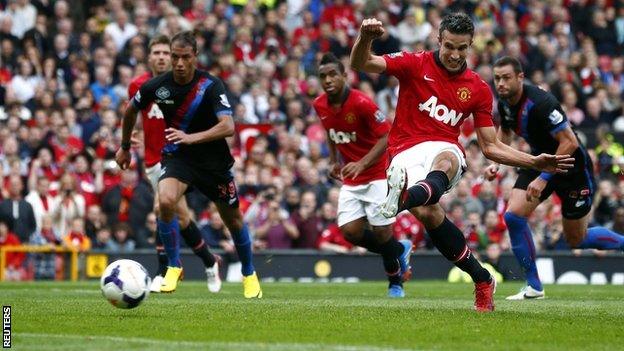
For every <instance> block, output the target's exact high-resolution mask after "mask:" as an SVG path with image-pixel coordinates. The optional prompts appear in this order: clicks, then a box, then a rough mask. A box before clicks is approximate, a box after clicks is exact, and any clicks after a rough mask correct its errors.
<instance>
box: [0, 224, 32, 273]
mask: <svg viewBox="0 0 624 351" xmlns="http://www.w3.org/2000/svg"><path fill="white" fill-rule="evenodd" d="M19 245H21V241H20V240H19V238H18V237H17V235H15V234H13V233H12V232H11V231H10V230H9V226H8V225H7V223H6V222H4V221H3V220H0V247H2V246H5V247H7V246H19ZM25 258H26V255H24V253H21V252H10V253H7V254H6V267H0V269H3V270H4V273H5V277H6V278H5V279H6V280H20V279H21V278H22V276H23V275H24V268H23V267H22V263H23V262H24V259H25Z"/></svg>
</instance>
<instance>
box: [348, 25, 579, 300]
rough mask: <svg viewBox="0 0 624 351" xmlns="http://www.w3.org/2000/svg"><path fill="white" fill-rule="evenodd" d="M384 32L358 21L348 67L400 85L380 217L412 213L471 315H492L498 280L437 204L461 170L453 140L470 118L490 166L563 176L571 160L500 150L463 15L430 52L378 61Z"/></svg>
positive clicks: (471, 29)
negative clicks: (376, 46) (467, 292)
mask: <svg viewBox="0 0 624 351" xmlns="http://www.w3.org/2000/svg"><path fill="white" fill-rule="evenodd" d="M384 32H385V29H384V28H383V25H382V23H381V22H380V21H379V20H377V19H375V18H368V19H365V20H364V21H363V22H362V26H361V28H360V33H359V36H358V38H357V39H356V42H355V45H354V47H353V50H352V51H351V66H352V67H353V68H354V69H356V70H358V71H364V72H369V73H383V72H385V73H386V74H390V75H394V76H396V77H397V78H398V80H399V84H400V90H399V100H398V103H397V110H396V118H395V120H394V124H393V125H392V129H391V130H390V134H389V136H388V149H389V151H390V154H391V156H392V157H393V158H392V161H391V163H390V167H389V168H388V171H387V176H388V187H389V189H388V195H387V196H386V199H385V201H384V204H383V205H382V207H381V213H382V214H383V215H384V216H386V217H393V216H395V215H396V214H397V213H398V212H400V211H402V210H404V209H409V210H410V212H411V213H412V214H414V215H415V216H416V217H417V218H418V219H419V220H420V221H421V222H422V223H423V224H424V226H425V228H426V229H427V232H428V233H429V236H430V237H431V240H432V242H433V243H434V245H435V246H436V247H437V248H438V250H439V251H440V252H441V253H442V254H443V255H444V256H445V257H446V258H447V259H448V260H450V261H451V262H453V263H454V264H455V265H456V266H457V267H459V268H460V269H462V270H463V271H465V272H467V273H468V274H470V276H471V278H472V279H473V281H474V282H475V305H474V307H475V309H476V310H477V311H480V312H488V311H493V310H494V299H493V294H494V292H495V290H496V281H495V280H494V278H493V277H492V276H491V275H490V273H489V272H488V271H487V270H486V269H485V268H483V267H482V266H481V264H480V263H479V262H478V261H477V260H476V259H475V258H474V257H473V255H471V252H470V249H469V248H468V246H467V245H466V239H465V238H464V235H463V233H462V232H461V231H460V230H459V229H458V228H457V227H456V226H455V225H454V224H453V223H451V221H449V220H448V219H447V218H446V215H445V213H444V210H443V208H442V206H440V204H439V203H438V200H439V199H440V197H441V196H442V195H443V194H444V193H445V192H446V191H448V190H450V189H451V188H452V187H453V186H454V185H455V184H456V183H457V182H458V181H459V179H460V177H461V174H462V170H463V168H464V167H466V163H465V162H466V161H465V157H464V152H463V149H462V147H461V145H460V143H459V141H458V137H459V127H460V125H461V124H462V122H463V120H464V119H465V118H468V117H469V116H471V115H472V116H473V118H474V121H475V127H476V133H477V138H478V141H479V145H480V146H481V150H482V151H483V153H484V154H485V156H486V157H488V158H489V159H492V160H495V161H497V162H501V163H505V164H511V165H515V166H519V167H526V168H536V169H539V170H545V171H548V172H555V171H565V168H566V167H568V166H569V163H570V162H571V160H570V159H569V157H568V156H565V155H562V156H554V155H546V154H542V155H539V156H532V155H529V154H526V153H523V152H520V151H518V150H514V149H513V148H511V147H509V146H507V145H505V144H503V143H502V142H500V141H499V140H498V139H497V138H496V129H495V128H494V125H493V122H492V103H493V102H492V93H491V92H490V90H489V88H488V85H487V84H486V83H485V82H484V81H483V80H481V78H480V77H479V76H478V75H477V74H476V73H474V72H473V71H472V70H470V69H468V68H467V67H466V56H467V54H468V50H469V48H470V46H471V44H472V38H473V35H474V25H473V23H472V21H471V19H470V17H469V16H468V15H466V14H462V13H455V14H449V15H447V16H445V17H444V19H443V20H442V23H441V24H440V29H439V36H438V43H439V46H440V47H439V49H438V50H437V51H435V52H421V53H408V52H398V53H394V54H389V55H384V56H377V55H374V54H372V53H371V52H370V48H371V43H372V41H373V40H374V39H376V38H379V37H380V36H382V35H383V34H384Z"/></svg>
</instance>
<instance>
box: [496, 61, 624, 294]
mask: <svg viewBox="0 0 624 351" xmlns="http://www.w3.org/2000/svg"><path fill="white" fill-rule="evenodd" d="M494 83H495V87H496V92H497V93H498V96H499V97H500V100H499V102H498V111H499V112H500V115H501V128H500V130H499V134H498V135H499V138H500V139H501V140H502V141H503V142H504V143H506V144H510V143H511V140H512V136H513V134H512V132H515V133H516V134H517V135H519V136H521V137H522V138H524V140H525V141H526V142H527V143H528V144H529V146H530V147H531V152H532V153H533V154H538V153H541V152H548V153H557V154H570V155H572V156H573V157H574V160H575V161H574V167H573V168H572V169H570V170H569V171H568V172H567V173H566V174H552V173H549V172H541V173H540V172H538V171H535V170H529V169H521V170H520V171H519V172H518V179H517V180H516V183H515V185H514V188H513V190H512V192H511V197H510V199H509V204H508V208H507V212H506V213H505V222H507V227H508V229H509V237H510V239H511V245H512V251H513V253H514V255H515V256H516V259H517V260H518V263H519V264H520V266H521V267H522V269H523V270H524V272H525V274H526V279H527V285H526V286H525V287H524V288H522V289H521V290H520V292H519V293H518V294H515V295H512V296H508V297H507V300H524V299H542V298H544V288H543V287H542V283H541V282H540V279H539V276H538V274H537V267H536V265H535V244H534V243H533V236H532V234H531V229H530V228H529V226H528V225H527V217H529V216H530V215H531V213H533V211H534V210H535V208H536V207H537V206H538V205H539V204H540V203H541V202H542V201H544V200H545V199H547V198H548V197H549V196H550V194H552V193H553V192H555V193H556V194H557V195H558V196H559V198H560V199H561V214H562V216H563V220H562V223H563V235H564V236H565V238H566V241H567V242H568V244H569V245H570V246H571V247H573V248H579V249H589V248H592V249H599V250H624V236H622V235H619V234H617V233H615V232H613V231H611V230H608V229H606V228H604V227H593V228H589V229H587V225H588V222H589V217H590V213H589V212H590V211H591V207H592V200H593V197H594V193H595V189H596V182H595V181H594V176H593V174H594V170H593V166H592V161H591V159H590V158H589V155H588V154H587V150H586V149H585V146H583V144H582V143H581V142H580V140H579V139H578V137H577V136H576V134H575V132H574V131H573V130H572V128H571V126H570V124H569V123H568V119H567V117H566V115H565V112H563V109H562V108H561V105H559V102H558V101H557V100H556V98H555V97H554V96H553V95H552V94H551V93H549V92H546V91H544V90H542V89H540V88H538V87H536V86H533V85H529V84H524V73H523V71H522V65H521V64H520V61H518V60H517V59H515V58H512V57H509V56H505V57H501V58H500V59H498V60H497V61H496V62H495V63H494ZM497 171H498V166H497V165H490V166H488V168H487V169H486V174H485V176H486V178H487V179H489V180H492V179H494V178H495V177H496V173H497Z"/></svg>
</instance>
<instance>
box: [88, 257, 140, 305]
mask: <svg viewBox="0 0 624 351" xmlns="http://www.w3.org/2000/svg"><path fill="white" fill-rule="evenodd" d="M151 282H152V280H151V279H150V276H149V274H148V273H147V270H146V269H145V268H144V267H143V266H142V265H141V264H140V263H138V262H136V261H132V260H117V261H115V262H113V263H111V264H109V265H108V267H106V269H105V270H104V274H102V278H100V288H101V289H102V294H103V295H104V297H105V298H106V299H107V300H108V302H110V303H111V304H112V305H113V306H115V307H118V308H135V307H137V306H138V305H140V304H141V302H142V301H143V300H145V299H147V296H149V292H150V290H149V287H150V284H151Z"/></svg>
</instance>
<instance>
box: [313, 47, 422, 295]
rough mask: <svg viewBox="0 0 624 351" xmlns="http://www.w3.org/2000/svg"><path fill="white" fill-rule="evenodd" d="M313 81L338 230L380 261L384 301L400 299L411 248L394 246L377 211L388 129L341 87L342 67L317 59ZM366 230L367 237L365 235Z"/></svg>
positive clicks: (360, 98)
mask: <svg viewBox="0 0 624 351" xmlns="http://www.w3.org/2000/svg"><path fill="white" fill-rule="evenodd" d="M318 76H319V78H320V80H321V85H322V87H323V90H324V91H325V93H324V94H321V95H320V96H319V97H317V98H316V99H315V100H314V103H313V106H314V109H315V110H316V113H317V115H318V116H319V118H320V120H321V123H322V124H323V127H324V128H325V130H326V131H327V136H328V137H327V145H328V146H329V150H330V153H329V156H330V160H331V168H330V172H331V174H330V175H331V176H332V177H334V178H336V179H340V180H342V182H343V186H342V187H341V188H340V197H339V200H338V226H339V227H340V230H341V231H342V233H343V235H344V236H345V238H346V239H347V240H348V241H349V242H350V243H352V244H354V245H358V246H362V247H364V248H366V249H367V250H369V251H370V252H374V253H377V254H380V255H381V256H382V258H383V263H384V269H385V271H386V274H387V275H388V280H389V286H388V296H390V297H403V296H405V292H404V290H403V281H404V280H406V279H407V278H409V275H410V271H409V257H410V253H411V250H412V243H411V242H410V241H409V240H403V241H401V242H399V241H397V240H396V239H395V238H394V236H393V235H392V229H391V227H390V225H391V224H392V223H393V222H394V218H392V219H390V218H385V217H384V216H382V215H381V214H380V213H379V210H378V208H379V205H381V203H382V202H383V200H384V198H385V196H386V193H387V182H386V172H385V171H386V168H387V167H388V152H387V150H386V148H387V143H388V132H389V131H390V126H391V124H390V122H388V121H387V120H386V116H385V115H384V114H383V112H381V111H380V110H379V108H377V105H375V103H374V102H373V101H372V100H371V99H370V98H369V97H368V96H366V95H365V94H364V93H362V92H361V91H359V90H355V89H350V88H349V87H348V86H347V84H346V80H347V73H346V72H345V67H344V65H343V64H342V62H340V60H338V58H336V56H334V55H333V54H331V53H329V54H325V55H324V56H323V58H322V59H321V63H320V65H319V68H318ZM338 154H340V156H341V158H342V163H341V160H340V158H339V157H338ZM368 224H370V225H371V226H372V232H371V231H368V230H366V231H365V229H366V227H367V225H368Z"/></svg>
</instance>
